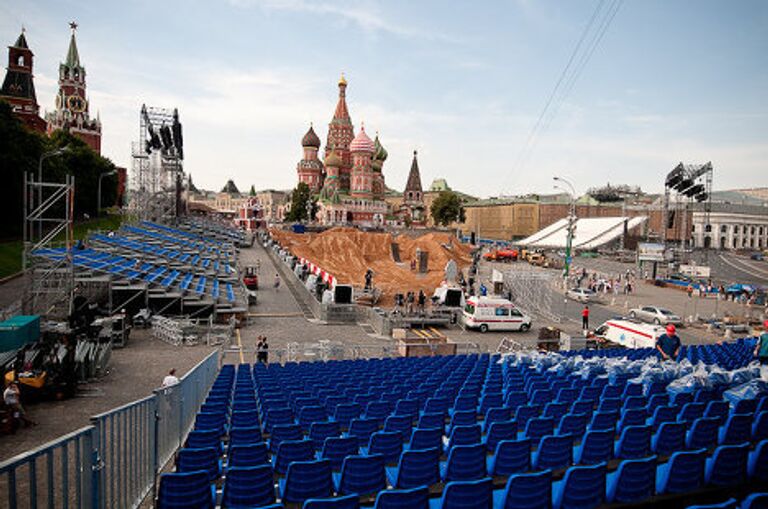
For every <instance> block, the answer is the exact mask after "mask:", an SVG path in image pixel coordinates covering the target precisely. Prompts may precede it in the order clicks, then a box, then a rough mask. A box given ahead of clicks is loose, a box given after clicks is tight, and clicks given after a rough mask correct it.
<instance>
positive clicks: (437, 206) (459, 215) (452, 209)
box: [430, 191, 465, 226]
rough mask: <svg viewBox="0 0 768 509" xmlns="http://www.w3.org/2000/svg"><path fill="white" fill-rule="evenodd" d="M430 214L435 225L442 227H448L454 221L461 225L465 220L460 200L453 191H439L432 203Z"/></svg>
mask: <svg viewBox="0 0 768 509" xmlns="http://www.w3.org/2000/svg"><path fill="white" fill-rule="evenodd" d="M430 213H431V214H432V219H433V220H434V221H435V224H439V225H443V226H448V225H449V224H451V223H453V222H454V221H458V222H460V223H463V222H464V219H465V217H464V207H462V206H461V199H460V198H459V195H458V194H456V193H454V192H453V191H441V192H440V194H439V195H438V196H437V198H435V201H433V202H432V207H430Z"/></svg>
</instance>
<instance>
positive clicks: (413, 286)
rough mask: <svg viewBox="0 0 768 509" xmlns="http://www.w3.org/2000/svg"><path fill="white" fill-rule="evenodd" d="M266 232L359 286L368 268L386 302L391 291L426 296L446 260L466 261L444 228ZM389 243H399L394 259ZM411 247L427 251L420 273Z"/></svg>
mask: <svg viewBox="0 0 768 509" xmlns="http://www.w3.org/2000/svg"><path fill="white" fill-rule="evenodd" d="M271 233H272V236H273V237H274V238H275V239H276V240H277V241H278V242H279V243H280V244H282V246H283V247H285V248H287V249H289V250H290V251H291V252H292V253H293V254H295V255H296V256H299V257H302V258H307V259H308V260H311V261H312V262H313V263H315V264H316V265H318V266H319V267H322V268H323V269H324V270H326V271H327V272H329V273H331V274H333V275H334V276H335V277H336V279H337V280H338V282H339V283H345V284H352V285H354V286H359V287H362V286H363V284H364V282H365V271H366V270H367V269H368V268H370V269H372V270H373V272H374V278H373V283H374V286H376V287H377V288H379V289H380V290H381V291H382V297H381V300H380V301H379V303H380V304H383V305H389V304H391V303H392V301H393V297H394V294H395V293H397V292H403V293H405V292H407V291H409V290H413V291H415V292H417V293H418V291H419V290H424V293H426V294H427V295H428V296H431V295H432V293H433V292H434V290H435V288H436V287H437V286H439V285H440V282H441V281H442V280H443V277H444V269H445V265H446V264H447V263H448V261H450V260H455V261H456V263H457V265H458V266H459V268H464V267H466V266H467V265H469V263H470V262H471V261H472V258H471V255H470V252H469V247H468V246H467V245H466V244H462V243H460V242H459V241H458V240H457V239H456V238H455V237H454V236H453V235H451V234H449V233H427V234H424V235H422V236H420V237H416V238H412V237H409V236H406V235H398V236H393V235H392V234H391V233H372V232H362V231H359V230H356V229H352V228H334V229H331V230H327V231H325V232H322V233H317V234H315V233H305V234H296V233H290V232H285V231H281V230H272V231H271ZM393 243H395V244H397V245H398V246H399V251H400V260H401V262H400V263H396V262H395V260H394V259H393V256H392V244H393ZM417 249H421V250H422V251H427V252H428V253H429V264H428V266H429V271H428V272H427V273H426V274H418V273H416V272H414V271H411V270H410V262H411V260H413V259H415V257H416V250H417Z"/></svg>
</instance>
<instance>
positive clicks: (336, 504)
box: [301, 495, 360, 509]
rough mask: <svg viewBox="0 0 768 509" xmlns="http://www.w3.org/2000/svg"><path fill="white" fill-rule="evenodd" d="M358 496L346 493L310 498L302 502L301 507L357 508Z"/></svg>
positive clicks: (325, 508)
mask: <svg viewBox="0 0 768 509" xmlns="http://www.w3.org/2000/svg"><path fill="white" fill-rule="evenodd" d="M359 507H360V497H358V496H357V495H346V496H342V497H333V498H310V499H308V500H306V501H305V502H304V505H303V506H301V509H359Z"/></svg>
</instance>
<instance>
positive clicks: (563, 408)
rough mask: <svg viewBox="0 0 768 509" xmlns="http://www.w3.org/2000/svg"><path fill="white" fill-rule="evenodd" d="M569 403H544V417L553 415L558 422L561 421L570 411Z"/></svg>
mask: <svg viewBox="0 0 768 509" xmlns="http://www.w3.org/2000/svg"><path fill="white" fill-rule="evenodd" d="M569 406H570V405H569V404H568V403H556V402H552V403H547V404H546V405H544V417H552V418H553V419H554V420H555V421H556V422H559V421H560V418H561V417H562V416H564V415H565V414H566V413H568V407H569Z"/></svg>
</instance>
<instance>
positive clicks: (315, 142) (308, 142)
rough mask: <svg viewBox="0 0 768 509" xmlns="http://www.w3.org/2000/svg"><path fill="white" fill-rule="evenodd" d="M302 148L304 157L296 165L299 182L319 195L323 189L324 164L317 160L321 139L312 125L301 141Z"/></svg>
mask: <svg viewBox="0 0 768 509" xmlns="http://www.w3.org/2000/svg"><path fill="white" fill-rule="evenodd" d="M301 146H302V147H303V148H304V157H303V158H302V160H301V161H299V163H298V164H297V165H296V172H297V173H298V174H299V182H304V183H305V184H307V185H308V186H309V189H310V190H311V191H312V194H316V193H319V192H320V189H322V188H323V163H322V162H320V159H318V158H317V151H318V150H319V149H320V138H318V137H317V134H315V130H314V128H313V127H312V126H311V125H310V126H309V131H307V134H305V135H304V137H303V138H302V139H301Z"/></svg>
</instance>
